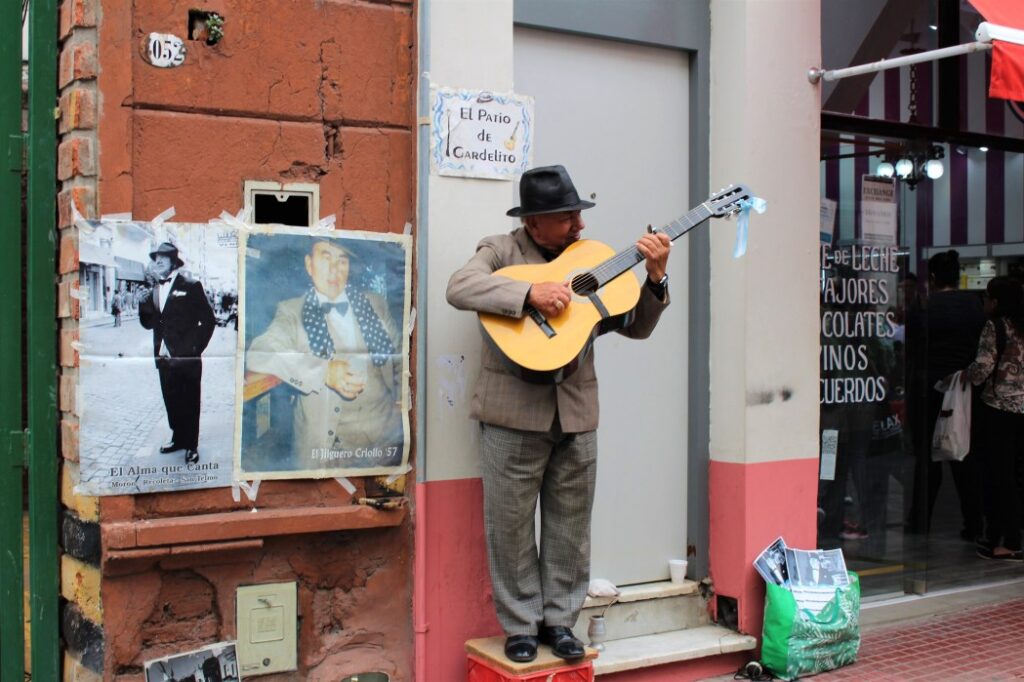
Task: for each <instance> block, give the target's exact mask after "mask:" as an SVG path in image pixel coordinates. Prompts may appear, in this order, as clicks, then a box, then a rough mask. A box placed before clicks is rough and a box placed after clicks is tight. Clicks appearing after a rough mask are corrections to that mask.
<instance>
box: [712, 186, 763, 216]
mask: <svg viewBox="0 0 1024 682" xmlns="http://www.w3.org/2000/svg"><path fill="white" fill-rule="evenodd" d="M753 198H754V193H753V192H751V191H750V188H749V187H747V186H746V185H729V186H728V187H726V188H725V189H721V190H718V191H717V192H715V193H714V194H712V195H711V196H710V197H709V198H708V200H707V201H705V202H704V205H705V206H707V208H708V210H709V211H711V215H713V216H715V217H716V218H721V217H723V216H727V215H735V214H736V213H739V212H740V210H742V208H743V207H742V206H741V205H740V203H741V202H743V201H750V200H751V199H753Z"/></svg>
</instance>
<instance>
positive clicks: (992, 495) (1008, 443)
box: [960, 277, 1024, 561]
mask: <svg viewBox="0 0 1024 682" xmlns="http://www.w3.org/2000/svg"><path fill="white" fill-rule="evenodd" d="M985 312H986V313H988V315H989V321H988V322H986V323H985V327H984V329H983V330H982V332H981V341H980V342H979V343H978V354H977V357H976V358H975V360H974V362H972V363H971V364H970V365H969V366H968V367H967V369H966V370H965V371H964V373H963V374H961V375H960V376H961V382H964V383H965V384H966V382H967V381H968V380H969V381H970V382H971V383H972V384H974V385H975V386H981V387H982V389H981V402H980V404H979V405H978V410H977V414H976V419H977V420H978V422H977V425H978V427H979V430H978V433H979V439H980V441H981V445H980V447H981V452H980V453H979V454H981V466H982V480H983V484H984V488H985V493H986V494H985V534H984V539H983V540H982V541H979V543H978V556H980V557H982V558H984V559H997V560H1002V561H1024V556H1022V554H1021V529H1020V526H1021V500H1020V491H1019V490H1018V484H1017V480H1018V475H1019V473H1020V472H1021V467H1022V466H1024V339H1022V336H1024V290H1022V289H1021V285H1020V283H1019V282H1017V281H1016V280H1014V279H1010V278H1009V277H994V278H992V280H991V281H990V282H989V283H988V288H987V289H986V291H985Z"/></svg>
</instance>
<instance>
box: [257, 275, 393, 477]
mask: <svg viewBox="0 0 1024 682" xmlns="http://www.w3.org/2000/svg"><path fill="white" fill-rule="evenodd" d="M366 299H367V300H368V301H369V302H370V305H371V306H372V307H373V310H374V312H376V313H377V316H378V317H379V318H380V321H381V324H382V325H383V326H384V329H385V331H387V333H388V335H389V336H390V337H391V340H392V342H393V343H394V346H395V348H401V347H402V346H401V341H400V340H399V337H398V333H397V329H396V328H395V324H394V321H393V320H392V319H391V315H390V314H388V310H387V306H386V305H385V303H384V301H383V299H381V298H380V297H379V296H376V295H374V294H371V293H367V294H366ZM302 301H303V297H302V296H299V297H298V298H291V299H288V300H286V301H282V302H281V303H280V304H278V306H277V313H276V314H275V315H274V319H273V321H272V322H271V323H270V326H269V327H267V330H266V331H265V332H263V334H261V335H260V336H258V337H256V338H255V339H253V342H252V345H251V346H249V350H248V351H247V352H246V356H245V358H246V368H247V369H249V370H251V371H254V372H262V373H264V374H273V375H274V376H276V377H278V378H279V379H281V380H282V381H285V382H287V383H288V384H290V385H291V386H292V387H294V388H295V389H296V390H297V391H298V396H297V398H296V400H295V406H294V413H293V420H294V421H293V424H294V432H293V438H294V443H293V445H294V464H295V466H294V467H288V468H295V469H337V468H342V467H367V468H372V467H378V466H396V465H398V464H401V460H402V454H403V453H402V449H403V448H402V446H403V426H402V413H401V410H400V408H399V402H400V401H401V393H400V388H399V386H400V384H399V380H400V377H401V371H402V367H401V357H400V356H395V357H393V358H392V359H390V360H388V361H387V362H385V363H384V364H383V365H382V366H381V367H376V366H374V365H373V363H372V362H371V360H370V356H369V354H368V353H367V352H366V350H365V344H363V353H359V354H351V353H340V354H339V355H338V356H337V357H338V358H339V359H346V360H348V361H349V362H350V363H352V364H353V365H358V367H359V369H360V370H361V371H365V373H366V388H365V389H364V390H363V392H362V393H360V394H359V395H358V396H356V397H355V398H354V399H353V400H346V399H345V398H342V397H341V395H340V394H338V393H337V392H335V391H334V390H333V389H331V388H328V387H327V386H326V385H324V380H325V379H326V377H327V362H328V361H327V360H324V359H323V358H319V357H317V356H316V355H314V354H313V352H312V351H311V350H310V347H309V339H308V338H307V336H306V331H305V329H304V328H303V326H302ZM353 324H355V322H354V321H353ZM359 338H360V339H361V338H362V335H361V334H360V335H359ZM335 344H336V345H337V344H338V340H337V339H335ZM378 449H379V450H380V452H377V451H376V450H378ZM331 451H334V452H333V453H332V452H331ZM367 451H372V452H367ZM343 453H351V454H350V455H348V456H346V455H344V454H343Z"/></svg>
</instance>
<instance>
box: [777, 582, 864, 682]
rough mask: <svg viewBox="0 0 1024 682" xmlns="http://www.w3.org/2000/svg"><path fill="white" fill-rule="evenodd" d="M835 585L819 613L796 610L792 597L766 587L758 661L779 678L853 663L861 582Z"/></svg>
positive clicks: (832, 668)
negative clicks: (845, 585)
mask: <svg viewBox="0 0 1024 682" xmlns="http://www.w3.org/2000/svg"><path fill="white" fill-rule="evenodd" d="M849 575H850V586H849V587H837V588H836V596H835V597H833V598H832V600H831V601H829V602H828V603H827V604H825V606H824V607H822V609H821V611H820V612H819V613H813V612H811V611H810V610H808V609H798V608H797V606H796V600H795V599H794V598H793V593H792V592H790V591H789V590H787V589H786V588H784V587H779V586H778V585H773V584H770V583H769V584H768V585H767V589H768V591H767V594H766V595H765V602H764V632H763V638H762V642H761V663H763V664H764V666H765V667H766V668H767V669H768V670H770V671H771V672H772V674H773V675H775V676H776V677H778V678H781V679H783V680H794V679H796V678H797V677H801V676H803V675H813V674H815V673H821V672H825V671H826V670H834V669H836V668H840V667H842V666H844V665H849V664H851V663H854V662H856V660H857V650H858V649H859V648H860V580H859V579H858V578H857V574H856V573H853V572H850V573H849Z"/></svg>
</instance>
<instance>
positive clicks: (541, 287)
mask: <svg viewBox="0 0 1024 682" xmlns="http://www.w3.org/2000/svg"><path fill="white" fill-rule="evenodd" d="M571 299H572V292H571V291H570V289H569V283H568V282H537V283H536V284H533V285H531V286H530V291H529V292H527V294H526V304H527V305H531V306H533V307H534V308H536V309H537V310H539V311H540V312H541V314H542V315H544V317H558V316H559V315H561V314H562V312H563V311H564V310H565V309H566V308H567V307H569V301H570V300H571Z"/></svg>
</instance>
